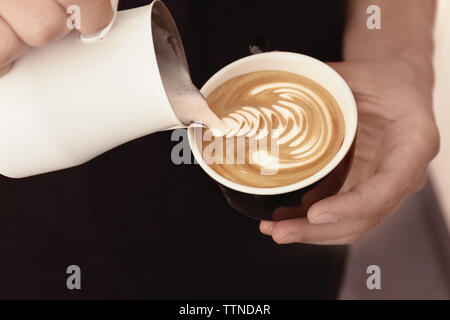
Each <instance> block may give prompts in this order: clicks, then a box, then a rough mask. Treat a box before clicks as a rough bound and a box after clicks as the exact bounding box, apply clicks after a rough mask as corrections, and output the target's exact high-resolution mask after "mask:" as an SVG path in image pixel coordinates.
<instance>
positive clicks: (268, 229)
mask: <svg viewBox="0 0 450 320" xmlns="http://www.w3.org/2000/svg"><path fill="white" fill-rule="evenodd" d="M273 225H274V223H273V222H269V221H264V222H262V228H261V229H262V230H263V231H264V232H265V233H272V230H273Z"/></svg>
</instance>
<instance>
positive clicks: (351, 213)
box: [260, 60, 439, 244]
mask: <svg viewBox="0 0 450 320" xmlns="http://www.w3.org/2000/svg"><path fill="white" fill-rule="evenodd" d="M419 61H420V60H419ZM331 66H332V67H333V68H334V69H335V70H336V71H337V72H338V73H340V74H341V75H342V76H343V78H344V79H345V80H346V81H347V82H348V83H349V85H350V87H351V88H352V91H353V93H354V95H355V98H356V103H357V106H358V114H359V123H358V136H357V144H356V150H355V160H354V163H353V166H352V169H351V171H350V173H349V177H348V179H347V181H346V183H345V185H344V187H343V189H342V191H341V192H340V193H339V194H338V195H335V196H332V197H329V198H327V199H324V200H322V201H319V202H317V203H316V204H314V205H313V206H312V207H311V208H310V210H309V212H308V216H307V218H301V219H293V220H285V221H280V222H269V221H263V222H261V224H260V230H261V232H262V233H264V234H266V235H270V236H272V238H273V239H274V240H275V241H276V242H277V243H293V242H303V243H316V244H349V243H353V242H355V241H356V240H358V239H359V238H361V237H362V236H363V235H364V234H365V233H366V232H367V231H368V230H369V229H371V228H372V227H373V226H375V225H376V224H377V223H378V222H379V221H380V220H381V219H382V218H383V217H385V216H386V215H388V214H389V213H391V212H393V211H394V210H395V209H396V208H397V207H398V206H399V205H400V204H401V203H402V201H403V200H404V199H405V197H406V196H407V195H409V194H412V193H414V192H417V191H418V190H420V189H421V188H422V187H423V186H424V183H425V180H426V176H427V167H428V164H429V162H430V161H431V160H432V159H433V158H434V157H435V156H436V154H437V152H438V149H439V133H438V130H437V127H436V124H435V121H434V116H433V112H432V97H431V92H432V79H430V78H429V77H428V76H427V75H423V77H422V76H421V75H422V73H421V72H420V68H415V67H413V66H411V65H410V64H408V63H407V62H404V61H399V62H389V63H383V62H342V63H336V64H331Z"/></svg>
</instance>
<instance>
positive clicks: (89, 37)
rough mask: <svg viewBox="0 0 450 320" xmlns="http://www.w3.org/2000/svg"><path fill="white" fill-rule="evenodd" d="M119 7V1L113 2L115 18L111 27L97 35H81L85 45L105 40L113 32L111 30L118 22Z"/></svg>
mask: <svg viewBox="0 0 450 320" xmlns="http://www.w3.org/2000/svg"><path fill="white" fill-rule="evenodd" d="M118 7H119V0H111V8H112V10H113V17H112V19H111V22H110V23H109V25H107V26H106V28H104V29H103V30H101V31H99V32H97V33H94V34H81V35H80V39H81V41H83V42H85V43H92V42H95V41H97V40H100V39H103V38H104V37H105V36H106V35H107V34H108V33H109V32H110V31H111V28H112V27H113V25H114V22H115V21H116V18H117V10H118Z"/></svg>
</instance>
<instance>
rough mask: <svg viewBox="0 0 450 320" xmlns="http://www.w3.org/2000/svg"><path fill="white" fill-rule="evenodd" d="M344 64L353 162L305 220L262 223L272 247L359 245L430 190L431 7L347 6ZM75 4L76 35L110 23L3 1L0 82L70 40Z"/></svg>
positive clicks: (58, 6)
mask: <svg viewBox="0 0 450 320" xmlns="http://www.w3.org/2000/svg"><path fill="white" fill-rule="evenodd" d="M349 2H350V6H349V13H348V24H347V28H346V32H345V41H344V62H341V63H333V64H330V65H331V66H332V67H333V68H334V69H335V70H336V71H337V72H339V73H340V74H341V75H342V76H343V77H344V79H345V80H346V81H347V82H348V83H349V85H350V87H351V88H352V90H353V92H354V95H355V97H356V101H357V105H358V112H359V132H358V140H357V147H356V156H355V161H354V165H353V167H352V169H351V172H350V175H349V177H348V179H347V181H346V184H345V185H344V187H343V189H342V191H341V192H340V193H339V194H338V195H336V196H333V197H329V198H327V199H324V200H322V201H319V202H317V203H316V204H315V205H313V206H312V207H311V209H310V210H309V212H308V217H307V218H302V219H292V220H286V221H280V222H276V223H275V222H270V221H262V222H261V224H260V230H261V232H262V233H263V234H266V235H268V236H271V237H272V238H273V239H274V241H275V242H277V243H280V244H282V243H283V244H285V243H295V242H303V243H315V244H349V243H353V242H355V241H357V240H358V239H360V238H361V237H362V236H363V235H364V234H365V233H366V232H367V231H368V230H370V229H371V228H372V227H374V226H375V225H376V224H378V223H379V222H380V221H381V219H383V218H384V217H385V216H387V215H388V214H390V213H392V212H393V211H395V209H396V208H398V207H399V205H400V204H401V203H402V202H403V200H404V199H405V198H406V197H407V196H408V195H410V194H412V193H414V192H417V191H419V190H420V189H421V188H422V187H423V186H424V183H425V181H426V175H427V167H428V164H429V163H430V161H431V160H432V159H433V158H434V157H435V156H436V154H437V153H438V150H439V133H438V129H437V127H436V124H435V121H434V115H433V110H432V95H431V93H432V89H433V78H434V76H433V68H432V52H433V42H432V28H433V22H434V9H435V1H434V0H396V1H391V0H370V1H368V0H351V1H349ZM71 4H75V5H79V6H80V8H81V12H82V26H81V30H80V32H81V33H83V34H93V33H96V32H98V31H100V30H102V29H103V28H104V27H106V26H107V25H108V24H109V23H110V21H111V18H112V9H111V4H110V1H109V0H0V77H1V76H2V75H4V74H6V73H7V72H9V71H10V70H11V69H12V67H13V63H14V61H15V60H17V59H18V58H20V57H21V56H22V55H23V54H25V53H26V51H27V50H28V49H29V48H30V47H41V46H45V45H47V44H49V43H51V42H53V41H55V40H58V39H60V38H62V37H64V36H65V35H67V34H68V33H69V30H68V29H67V28H66V25H65V23H66V19H67V15H66V13H65V8H66V7H67V6H68V5H71ZM372 4H377V5H379V6H380V7H381V11H382V26H383V29H382V30H368V29H367V27H366V19H367V17H368V15H367V14H366V8H367V7H368V6H369V5H372Z"/></svg>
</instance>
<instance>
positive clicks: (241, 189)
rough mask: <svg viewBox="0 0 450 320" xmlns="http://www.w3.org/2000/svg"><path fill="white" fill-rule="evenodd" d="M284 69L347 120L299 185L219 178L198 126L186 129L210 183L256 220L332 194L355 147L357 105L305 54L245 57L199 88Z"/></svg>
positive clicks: (284, 215) (300, 209)
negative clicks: (322, 161) (334, 148)
mask: <svg viewBox="0 0 450 320" xmlns="http://www.w3.org/2000/svg"><path fill="white" fill-rule="evenodd" d="M265 70H267V71H269V70H278V71H288V72H293V73H297V74H299V75H301V76H304V77H307V78H309V79H312V80H314V81H315V82H317V83H319V84H320V85H322V86H323V87H324V88H325V89H327V90H328V92H330V94H331V95H332V96H333V97H334V98H335V100H336V102H337V103H338V105H339V107H340V108H341V111H342V114H343V115H344V121H345V135H344V141H343V143H342V146H341V148H340V149H339V151H338V153H337V154H336V155H335V157H334V158H333V159H332V160H331V161H330V162H329V163H328V164H327V165H326V166H325V167H323V168H322V169H321V170H319V171H317V172H316V173H315V174H314V175H312V176H310V177H308V178H306V179H303V180H302V181H299V182H297V183H294V184H291V185H287V186H282V187H274V188H256V187H249V186H245V185H241V184H238V183H236V182H233V181H231V180H228V179H226V178H224V177H222V176H220V175H219V174H218V173H217V172H215V171H214V170H213V169H211V167H210V166H209V165H208V164H207V163H206V161H205V160H204V159H203V157H202V147H201V143H202V139H201V134H199V133H198V132H199V130H200V131H201V129H199V128H198V127H190V128H189V129H188V137H189V144H190V147H191V150H192V153H193V155H194V157H195V159H196V161H197V162H198V164H199V165H200V166H201V167H202V168H203V170H204V171H205V172H206V173H207V174H208V175H209V176H210V177H211V178H212V179H214V180H215V181H216V182H217V183H218V185H219V187H220V188H221V190H222V193H223V194H224V196H225V198H226V200H227V202H228V204H229V205H230V206H231V207H232V208H234V209H235V210H237V211H239V212H241V213H243V214H245V215H247V216H249V217H252V218H256V219H261V220H282V219H290V218H296V217H304V216H306V214H307V212H308V209H309V208H310V207H311V206H312V205H313V204H314V203H315V202H317V201H319V200H321V199H324V198H326V197H329V196H332V195H334V194H336V193H337V192H338V191H339V190H340V189H341V187H342V185H343V184H344V182H345V179H346V178H347V175H348V172H349V170H350V167H351V164H352V161H353V157H354V149H355V141H356V132H357V123H358V115H357V109H356V102H355V99H354V97H353V94H352V92H351V90H350V88H349V86H348V85H347V83H346V82H345V80H344V79H343V78H342V77H341V76H340V75H339V74H338V73H337V72H336V71H334V70H333V69H332V68H331V67H329V66H328V65H326V64H325V63H323V62H321V61H319V60H317V59H314V58H312V57H308V56H305V55H301V54H297V53H289V52H278V51H277V52H267V53H261V54H257V55H253V56H249V57H246V58H243V59H240V60H238V61H235V62H233V63H232V64H230V65H228V66H226V67H225V68H223V69H222V70H220V71H219V72H217V73H216V74H215V75H214V76H213V77H212V78H211V79H210V80H209V81H208V82H207V83H206V84H205V85H204V86H203V88H202V89H201V92H202V94H203V95H204V96H206V97H207V96H208V95H209V94H210V93H211V92H212V91H213V90H214V89H215V88H217V87H218V86H220V85H221V84H222V83H224V82H226V81H228V80H230V79H233V78H235V77H237V76H240V75H243V74H247V73H251V72H256V71H265Z"/></svg>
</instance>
